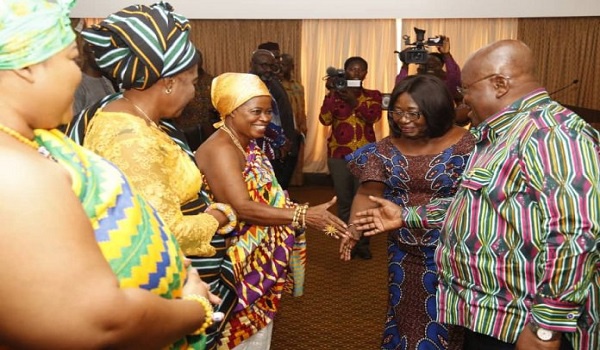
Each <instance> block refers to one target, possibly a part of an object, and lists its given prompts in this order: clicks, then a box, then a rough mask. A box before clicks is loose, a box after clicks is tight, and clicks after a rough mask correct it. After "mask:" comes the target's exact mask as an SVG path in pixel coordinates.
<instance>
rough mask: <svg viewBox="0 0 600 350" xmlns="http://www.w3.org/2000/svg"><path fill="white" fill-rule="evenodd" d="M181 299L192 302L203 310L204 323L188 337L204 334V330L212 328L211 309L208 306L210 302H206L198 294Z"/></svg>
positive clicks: (210, 306)
mask: <svg viewBox="0 0 600 350" xmlns="http://www.w3.org/2000/svg"><path fill="white" fill-rule="evenodd" d="M183 299H185V300H193V301H196V302H198V303H199V304H200V305H202V308H203V309H204V323H202V326H200V328H198V329H197V330H196V331H194V333H191V334H190V335H200V334H204V333H205V332H206V329H207V328H208V327H210V326H212V324H213V317H212V316H213V308H212V305H211V304H210V301H208V299H206V297H203V296H202V295H199V294H189V295H186V296H184V297H183Z"/></svg>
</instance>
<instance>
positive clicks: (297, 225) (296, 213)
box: [292, 204, 300, 229]
mask: <svg viewBox="0 0 600 350" xmlns="http://www.w3.org/2000/svg"><path fill="white" fill-rule="evenodd" d="M299 217H300V206H299V205H298V204H296V205H295V206H294V217H293V218H292V227H293V228H295V229H298V228H300V223H299V222H298V218H299Z"/></svg>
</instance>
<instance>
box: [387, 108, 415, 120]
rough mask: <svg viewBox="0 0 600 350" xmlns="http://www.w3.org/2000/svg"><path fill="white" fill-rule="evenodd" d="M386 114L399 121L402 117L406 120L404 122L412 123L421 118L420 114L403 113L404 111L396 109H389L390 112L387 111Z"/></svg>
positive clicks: (412, 112)
mask: <svg viewBox="0 0 600 350" xmlns="http://www.w3.org/2000/svg"><path fill="white" fill-rule="evenodd" d="M388 114H389V115H390V116H392V117H394V116H396V117H397V118H400V119H402V117H404V118H406V120H408V121H410V122H412V121H413V120H417V119H419V118H420V117H421V114H422V113H421V112H414V111H411V112H405V111H401V110H399V109H397V110H393V109H390V110H388Z"/></svg>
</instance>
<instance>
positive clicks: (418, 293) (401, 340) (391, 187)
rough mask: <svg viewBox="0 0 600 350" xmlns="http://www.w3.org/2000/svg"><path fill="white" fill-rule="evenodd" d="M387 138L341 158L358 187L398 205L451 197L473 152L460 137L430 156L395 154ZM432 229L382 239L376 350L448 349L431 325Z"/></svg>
mask: <svg viewBox="0 0 600 350" xmlns="http://www.w3.org/2000/svg"><path fill="white" fill-rule="evenodd" d="M391 140H392V139H391V138H390V137H387V138H385V139H383V140H381V141H379V142H377V143H371V144H368V145H366V146H363V147H361V148H359V149H358V150H356V151H355V152H354V153H351V154H349V155H348V156H346V160H347V161H348V162H349V163H348V167H349V169H350V171H351V172H352V174H354V176H356V177H357V178H358V179H359V181H360V183H363V182H367V181H375V182H380V183H383V184H385V190H384V193H383V197H384V198H386V199H388V200H390V201H392V202H394V203H396V204H399V205H402V206H414V205H423V204H427V203H428V202H430V201H431V200H432V199H434V198H443V197H450V196H453V195H454V193H455V192H456V184H457V180H458V179H459V178H460V175H461V174H462V172H463V170H464V167H465V164H466V162H467V160H468V157H469V154H470V151H471V150H472V148H473V144H474V142H473V138H472V136H471V135H470V134H469V133H466V134H465V136H463V137H462V138H461V139H460V140H459V142H458V143H456V144H454V145H453V146H451V147H449V148H447V149H445V150H444V151H443V152H441V153H439V154H434V155H423V156H411V155H405V154H403V153H401V152H400V151H399V150H398V148H396V146H394V145H393V144H392V141H391ZM439 235H440V231H439V230H438V229H429V230H421V229H407V228H401V229H399V230H396V231H392V232H390V233H389V234H388V239H387V254H388V275H389V277H388V288H389V299H388V310H387V315H386V320H385V328H384V334H383V339H382V343H381V349H386V350H388V349H393V350H406V349H419V350H425V349H427V350H432V349H452V346H449V342H448V336H449V335H448V327H447V326H446V325H443V324H440V323H438V322H436V314H437V311H436V302H435V293H436V288H437V269H436V265H435V261H434V252H435V249H436V246H437V243H438V240H439Z"/></svg>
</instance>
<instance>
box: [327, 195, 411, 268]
mask: <svg viewBox="0 0 600 350" xmlns="http://www.w3.org/2000/svg"><path fill="white" fill-rule="evenodd" d="M369 200H370V201H371V202H373V204H375V205H376V206H375V207H373V208H369V209H366V210H363V211H359V212H357V213H356V214H355V216H356V219H354V220H353V221H352V222H351V223H350V224H349V225H348V231H350V233H352V236H351V237H344V238H343V239H342V241H341V242H340V250H339V253H340V259H341V260H344V261H348V260H350V259H351V257H352V256H351V251H352V248H353V247H354V246H355V245H356V243H357V242H358V240H359V239H360V238H361V237H362V236H363V235H364V236H374V235H376V234H379V233H381V232H386V231H390V230H394V229H397V228H400V227H401V226H402V225H403V224H404V220H403V219H402V209H403V207H402V206H399V205H397V204H395V203H394V202H391V201H389V200H387V199H383V198H379V197H374V196H369Z"/></svg>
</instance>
